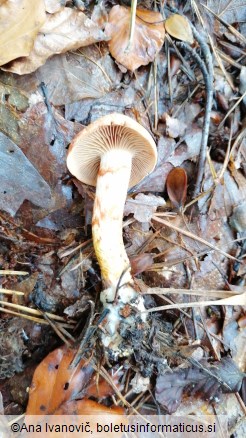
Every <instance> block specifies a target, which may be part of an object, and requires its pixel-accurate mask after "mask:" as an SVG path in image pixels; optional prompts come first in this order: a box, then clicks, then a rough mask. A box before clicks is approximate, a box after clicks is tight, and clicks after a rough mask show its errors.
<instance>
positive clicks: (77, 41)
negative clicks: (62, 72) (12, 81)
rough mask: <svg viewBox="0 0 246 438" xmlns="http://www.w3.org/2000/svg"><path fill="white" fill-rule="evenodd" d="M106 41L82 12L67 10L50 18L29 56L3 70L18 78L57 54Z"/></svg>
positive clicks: (50, 15)
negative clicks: (14, 74)
mask: <svg viewBox="0 0 246 438" xmlns="http://www.w3.org/2000/svg"><path fill="white" fill-rule="evenodd" d="M105 39H106V38H105V35H104V33H103V31H102V30H101V29H99V27H98V26H97V25H96V24H95V23H94V22H93V21H91V20H90V19H89V18H88V17H87V16H86V15H85V14H84V13H83V12H81V11H79V10H77V9H71V8H66V7H65V8H64V9H62V10H61V11H59V12H57V13H55V14H47V16H46V21H45V23H44V24H43V26H42V27H41V28H40V29H39V34H38V35H37V38H36V40H35V43H34V46H33V49H32V51H31V53H30V54H29V56H27V57H23V58H21V59H18V60H16V61H13V62H11V64H8V66H5V67H4V70H6V71H10V72H13V73H17V74H19V75H23V74H27V73H32V72H33V71H35V70H37V68H38V67H40V66H41V65H43V64H44V63H45V61H46V60H47V59H48V58H50V57H51V56H52V55H54V54H57V53H65V52H67V51H68V50H76V49H78V48H79V47H84V46H88V45H90V44H93V43H95V42H98V41H104V40H105ZM12 59H13V58H12Z"/></svg>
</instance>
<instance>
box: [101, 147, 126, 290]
mask: <svg viewBox="0 0 246 438" xmlns="http://www.w3.org/2000/svg"><path fill="white" fill-rule="evenodd" d="M131 168H132V153H131V152H129V151H128V150H123V149H120V150H116V149H111V150H109V151H107V152H105V153H104V155H103V156H102V159H101V163H100V168H99V172H98V177H97V185H96V197H95V202H94V210H93V218H92V236H93V244H94V248H95V253H96V256H97V260H98V263H99V266H100V269H101V276H102V280H103V285H104V287H105V288H112V289H114V290H115V288H116V286H117V283H118V281H119V278H120V276H121V275H122V273H123V272H124V271H126V272H125V274H124V276H123V278H122V283H128V282H131V281H132V277H131V274H130V263H129V259H128V256H127V254H126V251H125V247H124V242H123V237H122V219H123V211H124V205H125V201H126V196H127V189H128V184H129V180H130V175H131Z"/></svg>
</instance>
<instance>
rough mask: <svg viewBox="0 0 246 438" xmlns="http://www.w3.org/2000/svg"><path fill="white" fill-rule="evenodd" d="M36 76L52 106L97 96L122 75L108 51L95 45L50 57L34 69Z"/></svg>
mask: <svg viewBox="0 0 246 438" xmlns="http://www.w3.org/2000/svg"><path fill="white" fill-rule="evenodd" d="M37 75H38V77H39V78H40V80H41V81H43V82H45V84H46V86H47V91H48V94H49V99H50V101H51V102H52V103H53V104H54V105H64V104H68V103H71V102H75V101H78V100H80V99H88V98H93V99H96V98H100V97H102V96H104V95H105V94H106V93H108V92H109V91H110V90H111V88H113V87H115V86H116V85H117V84H118V83H119V82H120V79H121V76H122V75H121V73H119V72H118V71H117V70H116V66H115V63H114V61H113V60H112V58H111V56H110V55H109V53H108V50H107V49H106V50H103V49H101V50H100V52H99V51H98V50H97V48H96V47H95V45H91V46H89V47H85V48H83V49H81V50H79V52H77V53H72V54H71V53H66V54H64V55H57V56H53V57H52V58H51V59H48V61H47V62H46V63H45V65H43V66H42V67H40V68H39V69H38V71H37Z"/></svg>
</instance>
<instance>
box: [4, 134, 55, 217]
mask: <svg viewBox="0 0 246 438" xmlns="http://www.w3.org/2000/svg"><path fill="white" fill-rule="evenodd" d="M0 161H1V163H2V165H1V166H0V180H1V187H0V194H1V196H0V208H1V209H2V210H4V211H7V212H8V213H10V214H12V215H15V213H16V211H17V210H18V208H19V207H20V206H21V204H22V203H23V201H24V200H25V199H28V200H29V201H31V202H32V203H33V204H35V205H38V206H40V207H47V206H48V205H51V203H52V200H51V190H50V187H49V185H48V184H47V182H46V181H45V180H44V179H43V178H42V177H41V175H40V174H39V173H38V171H37V170H36V169H35V167H34V166H33V165H32V164H31V162H30V161H29V160H28V159H27V157H26V156H25V155H24V154H23V152H22V151H21V149H20V148H19V147H18V146H17V145H16V144H15V143H14V142H12V141H11V140H10V139H9V138H8V137H7V136H6V135H4V134H2V133H1V132H0Z"/></svg>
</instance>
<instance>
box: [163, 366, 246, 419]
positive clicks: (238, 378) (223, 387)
mask: <svg viewBox="0 0 246 438" xmlns="http://www.w3.org/2000/svg"><path fill="white" fill-rule="evenodd" d="M243 377H244V374H243V373H242V372H241V371H240V370H239V368H238V367H237V366H236V364H235V363H234V362H233V360H232V359H230V358H223V359H222V360H221V362H216V363H214V364H212V365H209V364H206V366H205V365H203V366H201V367H199V368H197V367H191V368H185V369H182V368H181V369H177V370H176V371H173V372H170V371H168V372H166V373H165V374H163V375H159V376H158V378H157V382H156V392H155V395H156V400H157V401H158V402H159V403H160V404H161V405H162V406H163V407H164V408H165V409H166V410H167V411H168V413H170V414H171V413H173V412H175V411H176V410H177V408H178V406H179V405H180V403H181V399H182V395H183V392H184V390H185V389H186V390H187V391H189V393H190V394H196V393H198V392H199V393H202V394H203V396H204V398H205V399H208V400H214V399H216V398H218V397H219V395H220V394H221V393H228V392H237V391H239V390H240V387H241V385H242V380H243Z"/></svg>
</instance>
